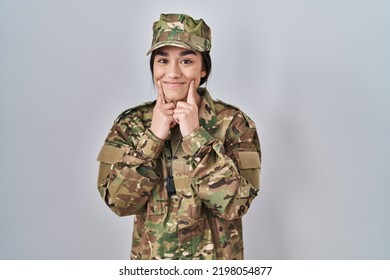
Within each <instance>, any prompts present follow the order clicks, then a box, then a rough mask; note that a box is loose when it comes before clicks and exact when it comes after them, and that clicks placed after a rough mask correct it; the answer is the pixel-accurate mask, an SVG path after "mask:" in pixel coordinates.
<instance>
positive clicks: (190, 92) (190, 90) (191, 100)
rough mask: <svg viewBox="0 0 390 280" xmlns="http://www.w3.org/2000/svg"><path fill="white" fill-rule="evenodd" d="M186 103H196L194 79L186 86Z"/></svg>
mask: <svg viewBox="0 0 390 280" xmlns="http://www.w3.org/2000/svg"><path fill="white" fill-rule="evenodd" d="M187 103H188V104H191V105H196V98H195V82H194V81H191V83H190V86H189V88H188V94H187Z"/></svg>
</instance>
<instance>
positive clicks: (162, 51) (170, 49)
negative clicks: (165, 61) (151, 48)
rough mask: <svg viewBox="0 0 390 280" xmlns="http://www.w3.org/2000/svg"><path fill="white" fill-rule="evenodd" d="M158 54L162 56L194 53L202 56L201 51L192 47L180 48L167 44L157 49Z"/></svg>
mask: <svg viewBox="0 0 390 280" xmlns="http://www.w3.org/2000/svg"><path fill="white" fill-rule="evenodd" d="M155 54H156V55H162V56H185V55H194V56H201V55H200V52H198V51H194V50H191V49H185V48H180V47H176V46H165V47H161V48H158V49H157V50H155Z"/></svg>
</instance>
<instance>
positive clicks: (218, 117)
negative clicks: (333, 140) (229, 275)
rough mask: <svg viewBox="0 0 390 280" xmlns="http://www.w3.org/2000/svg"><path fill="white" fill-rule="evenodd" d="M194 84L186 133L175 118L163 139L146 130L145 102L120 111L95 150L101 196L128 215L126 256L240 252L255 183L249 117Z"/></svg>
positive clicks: (149, 112) (255, 148)
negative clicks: (194, 104) (193, 108)
mask: <svg viewBox="0 0 390 280" xmlns="http://www.w3.org/2000/svg"><path fill="white" fill-rule="evenodd" d="M198 92H199V94H200V95H201V97H202V99H201V103H200V106H199V118H200V124H201V126H200V128H199V129H198V130H196V131H194V132H193V133H191V134H190V135H187V136H185V137H181V134H180V130H179V127H178V126H175V127H174V128H172V129H171V132H170V136H169V139H167V140H166V141H161V140H160V139H158V138H157V137H156V136H154V135H153V133H152V132H151V131H150V129H149V128H150V125H151V120H152V117H153V108H154V105H155V102H151V103H146V104H143V105H141V106H138V107H135V108H132V109H129V110H127V111H125V112H124V113H123V114H121V115H120V116H119V117H118V119H117V120H116V121H115V123H114V125H113V126H112V128H111V131H110V132H109V134H108V136H107V139H106V141H105V143H104V145H103V147H102V150H101V151H100V154H99V156H98V160H99V161H100V170H99V178H98V189H99V191H100V194H101V196H102V198H103V199H104V201H105V202H106V204H107V205H108V206H109V207H110V209H111V210H112V211H113V212H114V213H116V214H117V215H119V216H126V215H135V218H134V231H133V240H132V250H131V259H183V260H185V259H201V260H203V259H209V260H212V259H243V258H244V255H243V237H242V221H241V218H242V216H243V215H244V214H245V213H246V212H247V211H248V209H249V206H250V204H251V202H252V200H253V199H254V198H255V197H256V196H257V193H258V191H259V186H260V182H259V174H260V162H261V152H260V144H259V139H258V135H257V132H256V128H255V124H254V123H253V121H252V120H251V119H250V118H249V117H248V116H246V115H245V114H244V113H243V112H241V111H240V110H239V109H238V108H235V107H233V106H231V105H228V104H225V103H223V102H221V101H214V100H212V99H211V97H210V95H209V93H208V92H207V90H206V89H203V88H199V89H198ZM170 171H172V175H173V176H174V182H175V186H176V194H174V195H172V196H168V194H167V190H166V180H165V178H166V177H167V175H168V174H170Z"/></svg>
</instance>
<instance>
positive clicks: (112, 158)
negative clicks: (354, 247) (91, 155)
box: [97, 145, 126, 164]
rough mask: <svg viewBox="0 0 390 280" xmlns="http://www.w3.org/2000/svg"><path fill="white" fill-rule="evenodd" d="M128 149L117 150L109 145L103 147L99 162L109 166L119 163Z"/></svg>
mask: <svg viewBox="0 0 390 280" xmlns="http://www.w3.org/2000/svg"><path fill="white" fill-rule="evenodd" d="M125 150H126V148H116V147H113V146H109V145H103V147H102V149H101V150H100V153H99V155H98V158H97V160H98V161H101V162H105V163H109V164H114V163H115V162H117V161H119V160H120V159H121V158H122V157H123V155H124V154H125Z"/></svg>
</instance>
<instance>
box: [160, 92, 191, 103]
mask: <svg viewBox="0 0 390 280" xmlns="http://www.w3.org/2000/svg"><path fill="white" fill-rule="evenodd" d="M164 95H165V99H166V100H167V101H176V102H177V101H180V100H183V99H184V98H185V97H186V96H187V92H185V93H183V92H172V91H165V90H164Z"/></svg>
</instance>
